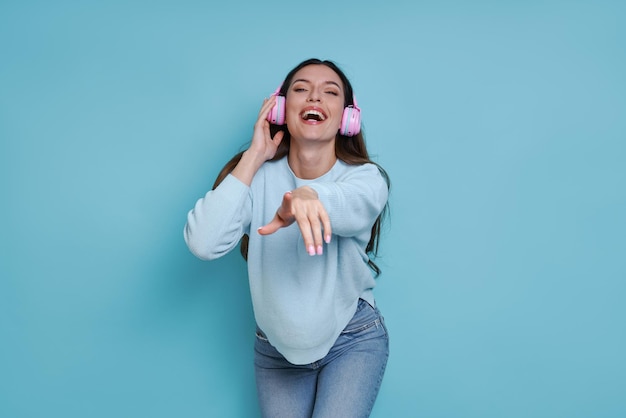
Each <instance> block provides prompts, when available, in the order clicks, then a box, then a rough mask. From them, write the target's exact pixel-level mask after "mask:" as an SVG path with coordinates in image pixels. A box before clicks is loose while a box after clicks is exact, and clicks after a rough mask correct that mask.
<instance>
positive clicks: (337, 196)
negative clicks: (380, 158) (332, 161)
mask: <svg viewBox="0 0 626 418" xmlns="http://www.w3.org/2000/svg"><path fill="white" fill-rule="evenodd" d="M309 187H311V188H312V189H314V190H315V191H316V192H317V194H318V196H319V199H320V201H321V202H322V204H323V205H324V208H325V209H326V212H327V213H328V216H329V218H330V222H331V226H332V228H333V234H335V235H339V236H344V237H358V236H359V235H361V234H363V239H365V240H368V239H369V234H370V232H371V229H372V225H373V224H374V222H375V221H376V218H377V217H378V215H380V213H381V212H382V210H383V208H384V207H385V204H386V203H387V198H388V194H389V188H388V187H387V183H386V182H385V179H384V178H383V176H382V175H381V173H380V171H379V170H378V167H377V166H376V165H374V164H364V165H361V166H353V167H352V169H351V170H349V171H348V172H347V173H346V174H345V175H344V176H342V177H340V178H339V179H337V181H334V182H319V183H318V182H314V183H311V184H309Z"/></svg>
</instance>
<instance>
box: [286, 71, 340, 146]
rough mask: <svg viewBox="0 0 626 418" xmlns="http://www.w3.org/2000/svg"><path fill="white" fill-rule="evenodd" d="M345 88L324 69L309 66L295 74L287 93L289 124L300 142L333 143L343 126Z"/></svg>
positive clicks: (290, 130)
mask: <svg viewBox="0 0 626 418" xmlns="http://www.w3.org/2000/svg"><path fill="white" fill-rule="evenodd" d="M344 97H345V96H344V88H343V83H342V82H341V79H340V78H339V75H337V73H335V72H334V71H333V70H332V69H331V68H329V67H327V66H325V65H308V66H306V67H304V68H302V69H301V70H299V71H298V72H297V73H295V74H294V76H293V79H292V81H291V85H290V86H289V89H288V90H287V95H286V100H285V107H286V122H287V127H288V129H289V133H290V134H291V137H292V138H294V139H296V140H298V139H304V140H318V141H319V140H333V139H335V137H336V135H337V131H338V130H339V127H340V126H341V118H342V115H343V108H344Z"/></svg>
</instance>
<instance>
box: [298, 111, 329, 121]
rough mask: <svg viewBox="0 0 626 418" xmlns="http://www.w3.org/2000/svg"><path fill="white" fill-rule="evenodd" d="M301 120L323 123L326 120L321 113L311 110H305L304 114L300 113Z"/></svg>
mask: <svg viewBox="0 0 626 418" xmlns="http://www.w3.org/2000/svg"><path fill="white" fill-rule="evenodd" d="M302 119H316V120H319V121H323V120H326V116H324V114H323V113H322V112H319V111H317V110H312V109H311V110H305V111H304V113H302Z"/></svg>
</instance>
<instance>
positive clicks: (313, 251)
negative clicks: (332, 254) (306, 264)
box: [307, 245, 315, 255]
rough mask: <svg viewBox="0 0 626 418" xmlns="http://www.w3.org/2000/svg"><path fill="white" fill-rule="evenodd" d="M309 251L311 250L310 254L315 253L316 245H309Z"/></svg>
mask: <svg viewBox="0 0 626 418" xmlns="http://www.w3.org/2000/svg"><path fill="white" fill-rule="evenodd" d="M307 251H308V252H309V255H315V247H313V246H312V245H309V248H308V249H307Z"/></svg>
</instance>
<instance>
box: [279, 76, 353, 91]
mask: <svg viewBox="0 0 626 418" xmlns="http://www.w3.org/2000/svg"><path fill="white" fill-rule="evenodd" d="M298 81H302V82H305V83H309V84H310V83H311V81H309V80H306V79H304V78H299V79H297V80H294V81H293V82H292V83H291V85H294V84H296V83H297V82H298ZM326 84H332V85H335V86H337V87H338V88H339V89H340V90H341V86H340V85H339V84H338V83H336V82H334V81H332V80H328V81H326Z"/></svg>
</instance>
